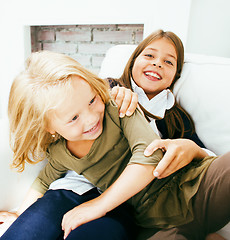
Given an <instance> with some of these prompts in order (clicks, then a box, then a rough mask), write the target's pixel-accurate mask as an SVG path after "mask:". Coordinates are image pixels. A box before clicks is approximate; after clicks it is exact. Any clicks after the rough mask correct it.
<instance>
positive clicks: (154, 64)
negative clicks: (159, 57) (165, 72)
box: [153, 63, 161, 68]
mask: <svg viewBox="0 0 230 240" xmlns="http://www.w3.org/2000/svg"><path fill="white" fill-rule="evenodd" d="M153 66H155V67H159V68H161V64H156V63H153Z"/></svg>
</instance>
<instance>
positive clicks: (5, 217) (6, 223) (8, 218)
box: [0, 212, 18, 236]
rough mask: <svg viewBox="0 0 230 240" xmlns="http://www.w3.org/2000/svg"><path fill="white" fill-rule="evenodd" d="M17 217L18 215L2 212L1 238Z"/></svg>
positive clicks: (0, 219) (0, 215)
mask: <svg viewBox="0 0 230 240" xmlns="http://www.w3.org/2000/svg"><path fill="white" fill-rule="evenodd" d="M17 217H18V215H17V214H16V213H10V212H0V236H2V235H3V234H4V232H5V231H6V230H7V229H8V228H9V227H10V225H11V224H12V223H13V222H14V221H15V220H16V219H17Z"/></svg>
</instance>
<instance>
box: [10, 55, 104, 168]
mask: <svg viewBox="0 0 230 240" xmlns="http://www.w3.org/2000/svg"><path fill="white" fill-rule="evenodd" d="M72 76H78V77H81V78H82V79H83V80H85V81H86V82H87V83H88V84H89V85H90V86H91V87H92V89H93V90H94V91H95V92H96V93H97V94H98V95H99V96H100V97H101V99H102V101H103V102H104V103H107V101H108V100H109V92H108V86H107V83H106V82H105V81H104V80H102V79H100V78H99V77H97V76H96V75H95V74H93V73H91V72H89V71H88V70H86V69H85V68H84V67H82V66H81V65H80V64H79V63H78V62H77V61H75V60H74V59H73V58H71V57H69V56H66V55H64V54H60V53H54V52H49V51H41V52H36V53H32V54H31V56H30V57H29V58H28V60H27V61H26V67H25V70H24V71H23V72H21V73H20V74H19V75H18V76H17V77H16V78H15V80H14V82H13V84H12V86H11V90H10V95H9V104H8V116H9V122H10V145H11V148H12V150H13V153H14V156H13V163H12V167H14V168H17V169H18V171H23V170H24V168H25V163H26V162H28V163H30V164H35V163H37V162H39V161H41V160H43V159H44V158H45V152H46V150H47V147H48V146H49V144H50V143H52V142H53V141H55V140H57V139H58V137H56V138H53V137H52V136H51V134H50V133H48V131H47V129H48V128H49V122H50V120H49V118H50V116H49V115H50V111H51V110H53V109H54V108H55V107H57V106H58V104H60V103H61V101H62V96H63V95H62V94H68V91H69V90H70V88H71V87H72V81H71V77H72Z"/></svg>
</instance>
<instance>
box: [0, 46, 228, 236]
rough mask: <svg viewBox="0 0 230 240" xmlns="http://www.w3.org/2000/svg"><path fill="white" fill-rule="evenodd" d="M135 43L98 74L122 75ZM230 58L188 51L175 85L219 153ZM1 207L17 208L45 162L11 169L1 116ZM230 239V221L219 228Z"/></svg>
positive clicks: (224, 143)
mask: <svg viewBox="0 0 230 240" xmlns="http://www.w3.org/2000/svg"><path fill="white" fill-rule="evenodd" d="M135 47H136V46H135V45H119V46H115V47H112V48H111V49H109V50H108V52H107V54H106V57H105V59H104V61H103V63H102V66H101V71H100V73H99V75H100V76H101V77H103V78H105V77H119V76H120V75H121V73H122V70H123V69H124V66H125V63H126V62H127V60H128V58H129V56H130V55H131V53H132V51H133V50H134V48H135ZM229 89H230V59H228V58H220V57H209V56H202V55H194V54H186V57H185V65H184V69H183V73H182V76H181V78H180V79H179V80H178V82H177V84H176V85H175V94H176V97H177V99H178V101H179V102H180V104H181V105H182V106H183V107H184V108H185V109H186V110H187V111H188V112H189V113H190V114H191V116H192V117H193V120H194V122H195V126H196V131H197V133H198V135H199V137H200V139H201V140H202V141H203V142H204V143H205V145H206V147H207V148H209V149H210V150H212V151H213V152H215V153H216V154H223V153H225V152H227V151H230V121H229V119H230V111H229V103H230V94H229ZM0 130H1V134H2V136H1V144H0V157H1V158H0V159H1V160H0V161H1V162H0V164H1V166H0V177H1V179H0V191H1V192H0V193H1V195H0V210H12V209H15V208H17V206H18V205H19V204H20V203H21V201H22V199H23V198H24V196H25V193H26V191H27V190H28V188H29V187H30V185H31V183H32V181H33V180H34V179H35V177H36V176H37V174H38V172H39V171H40V169H41V168H42V166H43V165H44V164H45V162H44V163H40V164H37V165H30V166H26V169H25V171H24V172H23V173H16V172H15V171H12V170H10V168H9V164H10V161H11V158H12V152H11V150H10V148H9V144H8V120H7V119H6V118H4V119H0ZM220 233H221V235H222V236H224V237H225V238H226V239H230V224H228V225H227V226H226V227H225V228H223V229H222V230H221V231H220Z"/></svg>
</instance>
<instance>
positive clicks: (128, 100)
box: [111, 86, 138, 117]
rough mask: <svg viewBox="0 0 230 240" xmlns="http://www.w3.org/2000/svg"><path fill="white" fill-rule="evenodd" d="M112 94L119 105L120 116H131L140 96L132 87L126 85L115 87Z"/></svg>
mask: <svg viewBox="0 0 230 240" xmlns="http://www.w3.org/2000/svg"><path fill="white" fill-rule="evenodd" d="M111 95H112V97H113V98H114V100H115V102H116V104H117V105H118V107H119V112H120V117H124V116H125V115H126V116H131V115H132V114H133V113H134V111H135V109H136V108H137V104H138V96H137V94H136V93H134V92H132V91H131V90H130V89H127V88H124V87H118V86H116V87H114V88H113V89H112V90H111Z"/></svg>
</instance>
